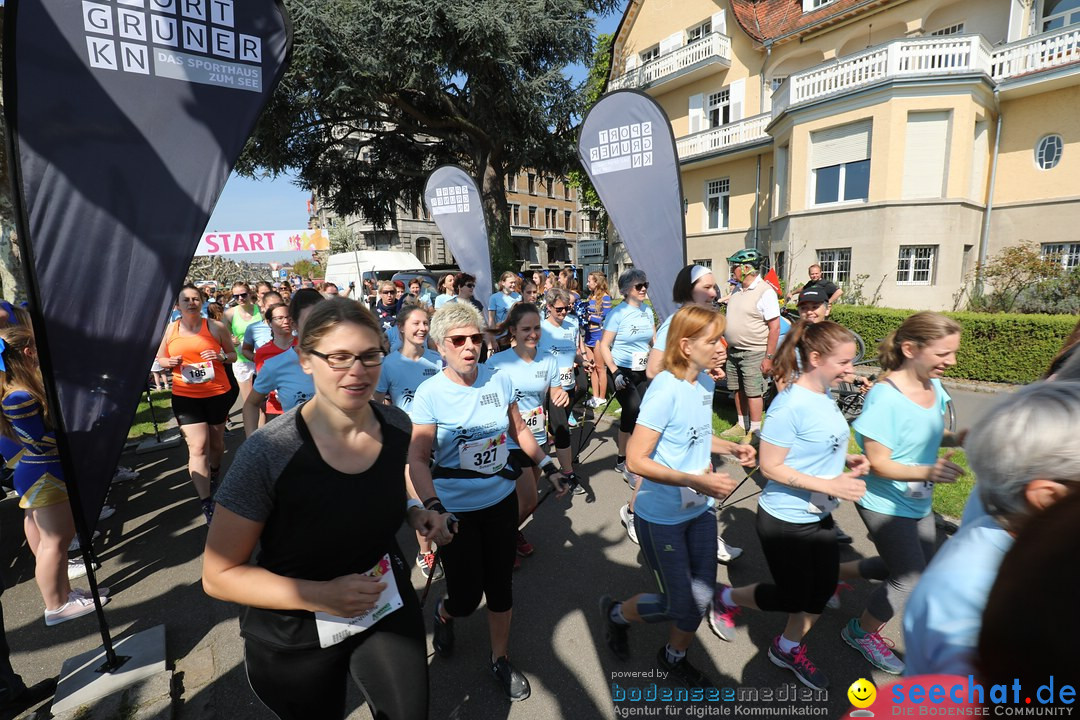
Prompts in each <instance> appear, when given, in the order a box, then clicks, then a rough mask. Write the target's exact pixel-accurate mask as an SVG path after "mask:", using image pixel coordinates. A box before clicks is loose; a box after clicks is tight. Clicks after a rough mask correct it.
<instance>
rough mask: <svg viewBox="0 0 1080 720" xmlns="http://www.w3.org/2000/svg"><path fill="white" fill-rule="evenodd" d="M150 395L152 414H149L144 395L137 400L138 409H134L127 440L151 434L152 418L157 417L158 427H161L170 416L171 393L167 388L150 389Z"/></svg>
mask: <svg viewBox="0 0 1080 720" xmlns="http://www.w3.org/2000/svg"><path fill="white" fill-rule="evenodd" d="M150 397H151V398H153V400H154V415H153V416H151V415H150V405H149V404H148V403H147V402H146V396H145V395H144V396H143V399H142V400H140V401H139V409H138V410H136V411H135V421H134V422H133V423H132V424H131V429H130V430H128V440H141V439H142V438H144V437H147V436H150V435H153V434H154V423H153V422H152V419H153V418H157V423H158V428H163V427H164V426H165V423H167V422H168V421H169V418H171V417H172V395H171V394H170V392H169V391H168V390H157V391H155V390H151V391H150Z"/></svg>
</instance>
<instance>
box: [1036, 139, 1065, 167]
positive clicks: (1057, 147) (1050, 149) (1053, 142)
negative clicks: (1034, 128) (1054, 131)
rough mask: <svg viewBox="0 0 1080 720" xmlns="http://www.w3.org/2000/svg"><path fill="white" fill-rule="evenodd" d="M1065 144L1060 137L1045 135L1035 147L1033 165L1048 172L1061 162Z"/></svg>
mask: <svg viewBox="0 0 1080 720" xmlns="http://www.w3.org/2000/svg"><path fill="white" fill-rule="evenodd" d="M1064 149H1065V143H1063V142H1062V141H1061V136H1060V135H1047V136H1046V137H1044V138H1042V139H1041V140H1039V142H1038V143H1037V144H1036V145H1035V164H1036V165H1038V166H1039V168H1040V169H1042V170H1049V169H1051V168H1053V167H1054V166H1055V165H1057V164H1058V161H1059V160H1061V153H1062V151H1063V150H1064Z"/></svg>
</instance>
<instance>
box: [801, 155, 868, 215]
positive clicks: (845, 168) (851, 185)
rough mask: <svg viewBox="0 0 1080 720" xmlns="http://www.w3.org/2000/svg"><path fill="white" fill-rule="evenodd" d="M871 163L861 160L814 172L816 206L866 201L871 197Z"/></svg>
mask: <svg viewBox="0 0 1080 720" xmlns="http://www.w3.org/2000/svg"><path fill="white" fill-rule="evenodd" d="M869 191H870V161H869V160H859V161H857V162H851V163H841V164H840V165H830V166H828V167H823V168H817V169H816V170H814V204H815V205H827V204H829V203H835V202H841V201H843V202H847V201H849V200H865V199H866V198H867V197H869V195H870V192H869Z"/></svg>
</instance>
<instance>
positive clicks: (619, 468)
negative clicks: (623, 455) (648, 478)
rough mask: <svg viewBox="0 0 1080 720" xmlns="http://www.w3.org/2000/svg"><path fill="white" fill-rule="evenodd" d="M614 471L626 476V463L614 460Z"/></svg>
mask: <svg viewBox="0 0 1080 720" xmlns="http://www.w3.org/2000/svg"><path fill="white" fill-rule="evenodd" d="M615 472H617V473H620V474H622V476H623V477H626V463H625V462H616V463H615Z"/></svg>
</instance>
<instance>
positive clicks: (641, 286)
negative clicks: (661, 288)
mask: <svg viewBox="0 0 1080 720" xmlns="http://www.w3.org/2000/svg"><path fill="white" fill-rule="evenodd" d="M634 289H635V290H637V291H638V292H641V291H642V290H648V289H649V283H647V282H643V283H638V284H637V285H635V286H634Z"/></svg>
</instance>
